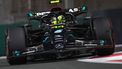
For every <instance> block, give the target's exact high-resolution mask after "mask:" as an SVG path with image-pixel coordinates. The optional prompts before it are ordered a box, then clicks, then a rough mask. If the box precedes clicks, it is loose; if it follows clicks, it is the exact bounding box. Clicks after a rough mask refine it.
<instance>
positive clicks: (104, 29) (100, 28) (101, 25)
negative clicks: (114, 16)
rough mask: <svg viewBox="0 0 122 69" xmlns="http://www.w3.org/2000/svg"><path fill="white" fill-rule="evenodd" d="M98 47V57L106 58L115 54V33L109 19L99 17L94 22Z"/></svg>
mask: <svg viewBox="0 0 122 69" xmlns="http://www.w3.org/2000/svg"><path fill="white" fill-rule="evenodd" d="M93 25H94V30H95V34H96V39H97V41H98V47H97V48H96V50H95V52H96V55H99V56H105V55H111V54H113V53H114V49H115V44H114V40H113V31H112V27H111V23H110V21H109V20H108V18H107V17H99V18H96V19H94V21H93Z"/></svg>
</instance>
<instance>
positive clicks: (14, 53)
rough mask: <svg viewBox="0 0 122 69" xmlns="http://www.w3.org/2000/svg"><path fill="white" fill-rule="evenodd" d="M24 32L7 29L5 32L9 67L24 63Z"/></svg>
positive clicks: (17, 29) (21, 29) (20, 29)
mask: <svg viewBox="0 0 122 69" xmlns="http://www.w3.org/2000/svg"><path fill="white" fill-rule="evenodd" d="M25 51H26V43H25V32H24V29H23V28H14V29H8V30H7V32H6V55H7V60H8V63H9V64H10V65H14V64H24V63H26V56H22V52H25Z"/></svg>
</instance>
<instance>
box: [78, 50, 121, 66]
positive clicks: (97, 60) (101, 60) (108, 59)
mask: <svg viewBox="0 0 122 69" xmlns="http://www.w3.org/2000/svg"><path fill="white" fill-rule="evenodd" d="M118 53H122V51H120V52H115V53H114V54H118ZM111 60H122V55H118V56H106V57H96V58H90V57H88V58H86V59H82V58H81V59H78V60H77V61H80V62H89V63H109V64H122V62H111Z"/></svg>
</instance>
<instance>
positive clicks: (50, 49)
mask: <svg viewBox="0 0 122 69" xmlns="http://www.w3.org/2000/svg"><path fill="white" fill-rule="evenodd" d="M86 14H87V12H86V7H85V6H83V7H80V8H74V9H68V10H62V9H61V8H59V7H56V8H53V9H51V11H49V12H41V13H28V16H29V22H30V21H31V20H37V21H39V22H40V25H39V27H38V28H37V29H34V28H33V27H32V25H31V24H30V23H28V24H27V25H24V26H23V27H17V28H9V29H8V30H7V32H6V53H7V60H8V62H9V64H21V63H26V61H27V60H29V59H31V60H33V59H43V60H45V59H60V58H66V57H73V56H78V55H82V54H85V53H94V54H96V55H99V56H104V55H110V54H112V53H113V52H114V47H115V45H114V40H113V33H112V27H111V23H110V22H109V20H108V18H107V17H106V16H95V17H92V16H84V15H86ZM79 16H82V17H79ZM77 18H79V20H80V21H79V20H78V19H77Z"/></svg>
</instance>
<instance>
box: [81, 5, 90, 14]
mask: <svg viewBox="0 0 122 69" xmlns="http://www.w3.org/2000/svg"><path fill="white" fill-rule="evenodd" d="M80 11H81V12H82V13H86V12H88V7H87V6H86V5H81V7H80Z"/></svg>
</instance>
